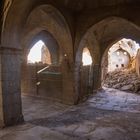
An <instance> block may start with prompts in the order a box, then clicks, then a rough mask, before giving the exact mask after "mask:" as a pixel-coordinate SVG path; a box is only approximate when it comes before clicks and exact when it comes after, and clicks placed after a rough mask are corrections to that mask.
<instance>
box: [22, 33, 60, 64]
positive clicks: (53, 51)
mask: <svg viewBox="0 0 140 140" xmlns="http://www.w3.org/2000/svg"><path fill="white" fill-rule="evenodd" d="M29 40H30V41H28V43H27V44H26V46H25V47H24V55H23V57H24V58H23V59H25V62H26V58H27V55H28V53H29V51H30V49H31V47H32V46H34V45H35V44H36V42H37V41H39V40H42V41H43V42H44V44H45V45H46V47H47V48H48V50H49V52H50V55H51V60H52V64H58V63H59V62H60V56H61V55H62V54H61V49H60V47H59V45H58V43H57V41H56V40H55V38H54V37H53V36H52V35H51V34H50V33H49V32H47V31H41V32H40V33H38V34H37V35H35V36H34V37H32V36H30V37H29ZM61 57H62V56H61Z"/></svg>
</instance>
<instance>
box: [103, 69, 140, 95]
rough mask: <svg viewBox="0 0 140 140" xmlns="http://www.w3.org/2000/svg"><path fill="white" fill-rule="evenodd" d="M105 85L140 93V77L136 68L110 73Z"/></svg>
mask: <svg viewBox="0 0 140 140" xmlns="http://www.w3.org/2000/svg"><path fill="white" fill-rule="evenodd" d="M104 86H105V87H108V88H114V89H119V90H122V91H130V92H134V93H138V94H140V78H139V77H138V75H137V74H136V72H135V70H134V69H125V70H121V71H114V72H110V73H108V74H107V76H106V79H105V81H104Z"/></svg>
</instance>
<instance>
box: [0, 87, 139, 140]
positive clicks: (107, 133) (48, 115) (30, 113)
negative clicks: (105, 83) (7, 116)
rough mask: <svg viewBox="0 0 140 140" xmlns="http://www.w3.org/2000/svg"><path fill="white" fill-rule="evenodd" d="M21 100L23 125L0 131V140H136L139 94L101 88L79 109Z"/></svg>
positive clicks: (30, 98) (52, 103)
mask: <svg viewBox="0 0 140 140" xmlns="http://www.w3.org/2000/svg"><path fill="white" fill-rule="evenodd" d="M22 99H23V112H24V116H25V120H26V123H25V124H23V125H18V126H15V127H9V128H5V129H3V130H1V131H0V139H1V140H9V139H10V140H25V139H26V140H102V139H103V140H112V139H114V140H139V137H140V117H139V115H140V108H139V105H140V97H139V96H138V95H134V94H128V93H126V92H120V91H118V90H114V89H104V90H102V91H99V92H98V93H97V94H96V95H94V96H92V97H90V98H89V100H88V101H87V102H85V103H82V104H80V105H78V106H66V105H63V104H60V103H55V102H51V101H48V100H44V99H38V98H32V97H27V96H23V97H22ZM136 105H137V107H138V108H136V107H134V106H136Z"/></svg>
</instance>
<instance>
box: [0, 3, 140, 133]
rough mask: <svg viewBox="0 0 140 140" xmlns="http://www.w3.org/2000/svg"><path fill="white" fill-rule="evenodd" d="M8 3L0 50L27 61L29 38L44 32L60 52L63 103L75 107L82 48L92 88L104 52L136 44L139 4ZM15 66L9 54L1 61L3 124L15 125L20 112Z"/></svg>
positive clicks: (97, 82)
mask: <svg viewBox="0 0 140 140" xmlns="http://www.w3.org/2000/svg"><path fill="white" fill-rule="evenodd" d="M6 2H7V0H6ZM11 2H12V4H11V6H10V8H7V10H6V11H3V12H6V13H8V14H6V13H4V14H3V15H4V18H3V19H5V23H3V26H2V27H1V28H2V32H1V33H0V34H1V39H0V40H1V41H0V42H1V44H0V45H2V46H3V47H5V48H7V47H8V48H11V49H12V48H16V49H21V50H22V51H23V52H22V54H23V56H24V59H25V57H26V56H27V54H26V53H25V52H26V51H27V50H28V49H29V48H30V45H31V44H32V43H33V42H34V41H35V40H34V38H35V37H36V36H38V35H40V32H42V31H45V32H48V33H50V34H51V35H52V36H53V38H54V39H55V43H54V45H55V46H59V48H61V49H60V52H61V55H60V58H61V59H60V61H58V62H60V63H61V65H62V67H61V70H62V95H61V97H62V102H63V103H67V104H74V103H77V101H78V97H79V96H80V92H79V91H81V89H80V85H79V83H80V84H81V83H82V82H83V81H80V79H82V78H81V77H80V76H81V75H79V74H80V68H81V67H80V61H81V57H80V56H81V55H82V49H83V48H84V47H87V48H88V49H89V50H90V53H91V56H92V58H93V64H94V66H95V67H93V73H91V75H90V77H92V76H93V81H94V84H95V85H93V86H94V87H95V88H97V87H100V85H101V81H100V80H101V59H102V56H103V54H104V52H105V51H107V50H108V49H109V48H110V46H111V45H112V44H113V43H114V42H116V41H118V40H119V39H120V38H123V37H129V38H132V39H134V40H136V41H138V42H139V38H140V30H139V27H140V19H139V13H140V2H139V1H138V0H108V1H105V0H102V1H99V0H88V1H87V0H80V1H78V0H41V1H37V0H24V1H21V0H14V1H11ZM8 10H9V11H8ZM6 15H7V16H6ZM15 15H16V16H15ZM13 17H14V18H13ZM56 44H57V45H56ZM52 46H53V45H52ZM52 46H51V47H52ZM51 47H50V48H51ZM24 51H25V52H24ZM54 54H55V53H54ZM65 56H67V57H65ZM56 58H58V57H55V60H56ZM5 60H6V61H5ZM19 61H20V58H19V57H13V56H11V55H10V56H6V57H5V58H4V61H3V63H2V65H1V68H3V69H4V68H6V69H5V70H6V73H3V71H2V72H1V75H2V76H3V80H2V83H1V88H2V89H3V90H1V91H2V93H1V95H4V96H5V97H6V98H2V96H1V99H2V100H1V101H2V103H1V106H6V107H5V111H4V110H3V113H5V112H7V115H5V117H4V119H5V120H6V121H7V122H8V121H9V118H10V122H9V123H14V121H13V120H12V118H13V119H14V120H18V119H16V118H19V114H20V115H21V112H22V111H21V101H20V100H21V99H20V80H21V78H20V77H19V73H20V68H19ZM11 69H12V70H11ZM5 70H4V72H5ZM85 79H88V77H85ZM11 85H12V86H11ZM51 85H52V84H51ZM85 87H86V88H87V86H85ZM137 87H139V86H137ZM55 89H56V88H55ZM50 94H51V93H50ZM7 95H10V96H7ZM11 99H12V100H11ZM8 107H10V110H9V108H8ZM13 111H15V113H13ZM14 124H15V123H14ZM117 129H119V128H117ZM108 131H110V129H109V130H108ZM96 133H98V131H97V132H96Z"/></svg>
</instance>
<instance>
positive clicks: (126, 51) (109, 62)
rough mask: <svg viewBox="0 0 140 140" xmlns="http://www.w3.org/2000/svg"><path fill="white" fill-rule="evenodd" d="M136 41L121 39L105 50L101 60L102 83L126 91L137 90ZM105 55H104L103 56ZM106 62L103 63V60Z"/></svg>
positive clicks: (137, 47) (137, 46)
mask: <svg viewBox="0 0 140 140" xmlns="http://www.w3.org/2000/svg"><path fill="white" fill-rule="evenodd" d="M139 48H140V46H139V44H138V43H136V41H134V40H131V39H125V38H123V39H121V40H119V41H118V42H116V43H115V44H113V45H112V46H111V47H110V48H109V50H108V52H107V51H106V52H105V53H107V54H104V57H103V59H104V60H102V67H103V68H104V69H103V71H102V78H104V79H102V82H103V83H102V85H103V86H105V87H109V88H115V89H119V90H123V91H128V92H139V88H140V87H139V86H138V85H139V77H138V75H137V73H136V61H137V52H138V49H139ZM105 56H106V57H105ZM105 61H106V63H103V62H105Z"/></svg>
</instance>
